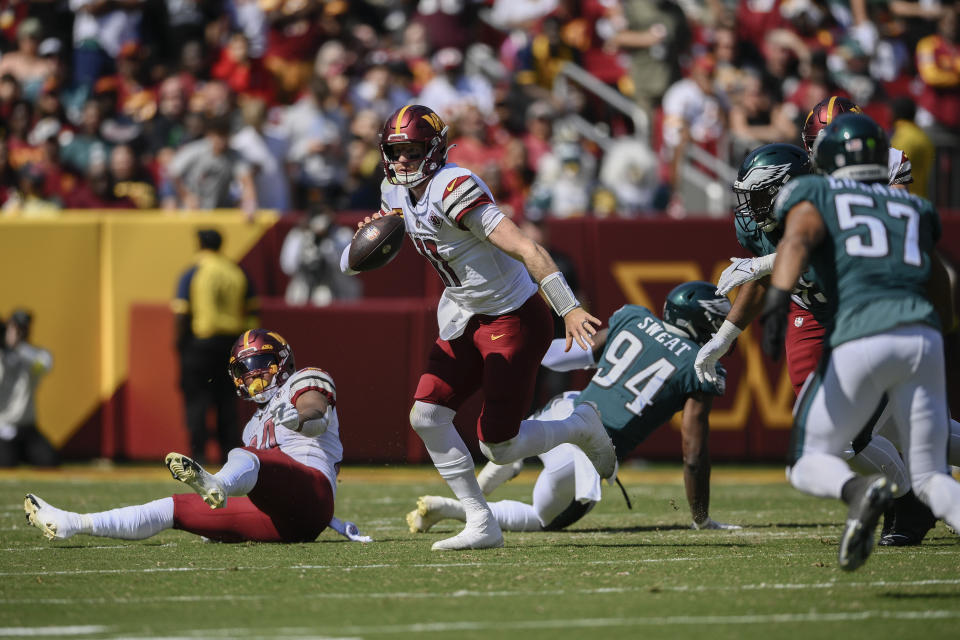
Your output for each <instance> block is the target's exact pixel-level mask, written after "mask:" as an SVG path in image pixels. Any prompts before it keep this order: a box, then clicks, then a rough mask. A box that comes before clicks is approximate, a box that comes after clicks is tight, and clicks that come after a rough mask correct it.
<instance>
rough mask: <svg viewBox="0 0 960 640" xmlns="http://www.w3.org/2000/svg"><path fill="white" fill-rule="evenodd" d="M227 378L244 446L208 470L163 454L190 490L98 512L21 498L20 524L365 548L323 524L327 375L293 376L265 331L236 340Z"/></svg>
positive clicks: (347, 526) (334, 450) (329, 416)
mask: <svg viewBox="0 0 960 640" xmlns="http://www.w3.org/2000/svg"><path fill="white" fill-rule="evenodd" d="M229 371H230V376H231V377H232V378H233V382H234V384H235V385H236V388H237V394H238V395H240V396H241V397H242V398H244V399H246V400H251V401H253V402H256V403H257V405H258V408H257V411H256V413H254V415H253V417H251V418H250V421H249V422H247V426H246V427H245V428H244V430H243V444H244V446H243V447H240V448H236V449H231V450H230V452H229V453H228V454H227V462H226V464H224V465H223V468H222V469H220V471H218V472H217V473H215V474H211V473H208V472H207V471H206V470H205V469H203V467H201V466H200V465H199V464H197V463H196V462H195V461H194V460H192V459H191V458H188V457H187V456H185V455H183V454H180V453H170V454H168V455H167V457H166V465H167V468H168V469H169V470H170V473H171V474H173V477H174V478H175V479H176V480H179V481H180V482H183V483H185V484H187V485H188V486H190V488H192V489H193V490H194V491H195V493H187V494H177V495H174V496H171V497H168V498H161V499H159V500H154V501H152V502H148V503H146V504H141V505H134V506H129V507H121V508H119V509H113V510H110V511H103V512H99V513H74V512H71V511H64V510H61V509H57V508H56V507H53V506H51V505H49V504H47V503H46V502H44V501H43V500H42V499H40V498H39V497H37V496H36V495H34V494H27V497H26V499H25V500H24V504H23V506H24V510H25V511H26V514H27V522H29V523H30V524H32V525H34V526H35V527H37V528H38V529H40V530H41V531H42V532H43V533H44V535H45V536H46V537H47V538H49V539H51V540H65V539H67V538H70V537H72V536H74V535H76V534H78V533H84V534H88V535H93V536H104V537H109V538H122V539H125V540H142V539H144V538H149V537H150V536H153V535H156V534H157V533H160V532H161V531H165V530H167V529H182V530H184V531H189V532H190V533H195V534H198V535H201V536H204V537H206V538H208V539H210V540H216V541H220V542H242V541H255V542H309V541H311V540H313V539H315V538H316V537H317V536H318V535H319V534H320V532H321V531H323V530H324V529H325V528H326V527H327V526H330V527H331V528H333V529H335V530H337V531H338V533H340V534H341V535H344V536H345V537H348V538H350V539H351V540H358V541H361V542H363V541H368V540H369V538H366V537H365V536H361V535H360V534H359V531H357V528H356V525H353V523H350V522H343V521H340V520H338V519H337V518H334V517H333V505H334V494H335V493H336V486H337V473H338V470H339V466H340V460H341V458H342V457H343V447H342V446H341V444H340V427H339V421H338V419H337V411H336V408H335V407H336V403H337V390H336V387H335V386H334V384H333V379H332V378H331V377H330V374H328V373H327V372H325V371H323V370H322V369H315V368H312V367H307V368H305V369H301V370H299V371H297V370H296V367H295V365H294V360H293V350H292V349H291V347H290V345H289V344H288V343H287V341H286V340H284V339H283V338H282V337H281V336H280V335H279V334H278V333H275V332H273V331H267V330H265V329H254V330H251V331H246V332H244V333H243V335H241V336H240V337H239V338H238V339H237V341H236V342H235V343H234V345H233V348H232V349H231V352H230V365H229Z"/></svg>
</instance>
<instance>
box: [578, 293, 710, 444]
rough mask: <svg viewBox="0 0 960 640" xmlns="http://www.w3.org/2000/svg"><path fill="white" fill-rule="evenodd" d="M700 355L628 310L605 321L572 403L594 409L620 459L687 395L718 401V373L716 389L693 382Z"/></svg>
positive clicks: (644, 314) (652, 319)
mask: <svg viewBox="0 0 960 640" xmlns="http://www.w3.org/2000/svg"><path fill="white" fill-rule="evenodd" d="M699 349H700V345H698V344H697V343H696V342H694V341H693V340H689V339H687V338H683V337H680V336H677V335H676V334H673V333H670V332H669V331H667V330H666V329H665V328H664V326H663V322H662V321H661V320H660V319H659V318H658V317H657V316H655V315H654V314H653V313H651V312H650V311H649V310H648V309H646V308H644V307H640V306H637V305H629V304H628V305H625V306H623V307H621V308H620V309H618V310H617V311H616V313H614V314H613V315H612V316H611V317H610V328H609V334H608V336H607V344H606V346H605V347H604V349H603V355H602V356H601V358H600V361H599V362H598V364H597V372H596V374H595V375H594V376H593V378H592V379H591V380H590V384H588V385H587V388H586V389H584V390H583V393H581V394H580V397H579V399H578V400H577V403H578V404H579V403H581V402H584V401H586V400H589V401H591V402H594V403H596V405H597V407H598V408H599V409H600V415H601V416H603V425H604V426H605V427H606V428H607V431H608V432H609V433H610V437H611V438H612V439H613V444H614V446H615V447H616V449H617V457H618V458H619V459H621V460H622V459H623V458H625V457H626V456H627V454H629V453H630V452H631V451H633V449H634V448H635V447H636V446H637V445H638V444H639V443H640V442H643V441H644V440H645V439H646V438H647V436H649V435H650V434H651V433H652V432H653V430H654V429H656V428H657V427H659V426H660V425H662V424H664V423H665V422H667V421H668V420H670V418H671V417H672V416H673V414H675V413H676V412H677V411H680V410H681V409H683V405H684V403H685V402H686V400H687V397H689V396H690V395H691V394H694V393H697V392H700V391H702V392H705V393H708V394H711V395H717V396H719V395H723V385H724V383H725V379H724V376H725V375H726V374H725V372H724V371H723V368H722V367H720V366H718V367H717V372H718V374H720V384H719V385H713V384H710V383H709V382H700V381H699V380H698V379H697V374H696V372H695V371H694V369H693V361H694V360H695V359H696V356H697V351H699Z"/></svg>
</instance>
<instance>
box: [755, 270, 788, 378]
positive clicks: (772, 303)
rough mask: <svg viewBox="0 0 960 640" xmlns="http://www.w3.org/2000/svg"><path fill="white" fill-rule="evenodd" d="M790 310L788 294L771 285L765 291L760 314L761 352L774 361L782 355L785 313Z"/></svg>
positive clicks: (785, 333)
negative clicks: (761, 329)
mask: <svg viewBox="0 0 960 640" xmlns="http://www.w3.org/2000/svg"><path fill="white" fill-rule="evenodd" d="M789 310H790V292H789V291H784V290H783V289H780V288H779V287H774V286H773V285H771V286H770V288H769V289H767V296H766V298H765V299H764V302H763V312H762V313H761V314H760V324H762V325H763V342H762V343H761V346H762V347H763V352H764V353H766V354H767V355H768V356H770V357H771V358H773V359H774V360H779V359H780V354H781V353H783V341H784V338H785V337H786V335H787V312H788V311H789Z"/></svg>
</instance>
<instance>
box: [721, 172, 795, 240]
mask: <svg viewBox="0 0 960 640" xmlns="http://www.w3.org/2000/svg"><path fill="white" fill-rule="evenodd" d="M788 178H789V176H788ZM784 182H786V181H784ZM781 186H782V185H779V184H777V185H770V186H768V187H764V188H762V189H756V190H747V189H738V188H736V187H734V189H733V192H734V194H736V196H737V208H736V210H735V211H734V215H735V216H736V220H737V224H739V225H740V228H741V229H743V230H744V232H746V233H748V234H749V233H756V232H757V230H760V231H763V232H765V233H769V232H770V231H773V230H774V229H776V228H777V221H776V220H775V219H774V218H773V216H772V215H771V213H772V211H773V203H774V201H775V200H776V199H777V194H778V193H779V192H780V187H781Z"/></svg>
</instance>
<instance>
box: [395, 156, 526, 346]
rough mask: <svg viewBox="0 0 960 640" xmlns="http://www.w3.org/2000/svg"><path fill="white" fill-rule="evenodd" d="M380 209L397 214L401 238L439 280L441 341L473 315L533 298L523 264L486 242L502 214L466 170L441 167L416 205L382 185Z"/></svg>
mask: <svg viewBox="0 0 960 640" xmlns="http://www.w3.org/2000/svg"><path fill="white" fill-rule="evenodd" d="M380 208H381V213H383V214H387V213H391V212H393V213H402V214H403V220H404V224H405V226H406V232H407V235H408V236H410V239H411V240H412V241H413V245H414V246H415V247H416V248H417V251H418V252H419V253H420V254H421V255H422V256H423V257H425V258H426V259H427V260H429V261H430V263H431V264H432V265H433V267H434V269H436V271H437V273H438V274H439V275H440V279H441V280H442V281H443V284H444V287H445V288H444V291H443V296H442V297H441V298H440V303H439V305H438V308H437V321H438V324H439V325H440V337H441V338H443V339H444V340H450V339H452V338H455V337H457V336H459V335H460V334H461V333H462V332H463V329H464V327H465V326H466V324H467V321H468V320H469V319H470V317H471V316H473V315H474V314H484V315H501V314H504V313H507V312H509V311H513V310H514V309H517V308H519V307H520V306H521V305H523V303H524V302H526V301H527V299H528V298H529V297H530V296H532V295H533V294H534V293H536V291H537V285H536V284H535V283H534V282H533V280H532V279H531V277H530V274H529V273H528V272H527V269H526V268H525V267H524V266H523V264H522V263H521V262H519V261H518V260H515V259H513V258H511V257H510V256H509V255H507V254H506V253H504V252H503V251H501V250H500V249H498V248H497V247H495V246H494V245H492V244H491V243H490V242H489V241H488V240H487V236H488V235H489V234H490V232H491V231H493V229H494V228H495V227H496V226H497V225H498V224H499V223H500V221H501V220H502V219H503V213H502V212H501V211H500V210H499V209H498V208H497V206H496V204H494V201H493V196H492V195H491V194H490V189H488V188H487V185H485V184H484V183H483V181H482V180H480V178H478V177H477V176H475V175H474V174H473V173H472V172H471V171H470V170H468V169H464V168H461V167H458V166H457V165H455V164H452V163H450V164H447V165H445V166H444V167H443V168H442V169H440V171H438V172H437V173H436V174H435V175H434V176H433V178H432V179H431V180H430V183H429V185H428V186H427V190H426V192H425V193H424V194H423V197H422V198H421V199H420V201H419V202H412V201H411V200H410V190H409V189H407V188H406V187H403V186H397V185H391V184H390V183H388V182H387V181H384V182H383V186H382V187H381V204H380Z"/></svg>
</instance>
